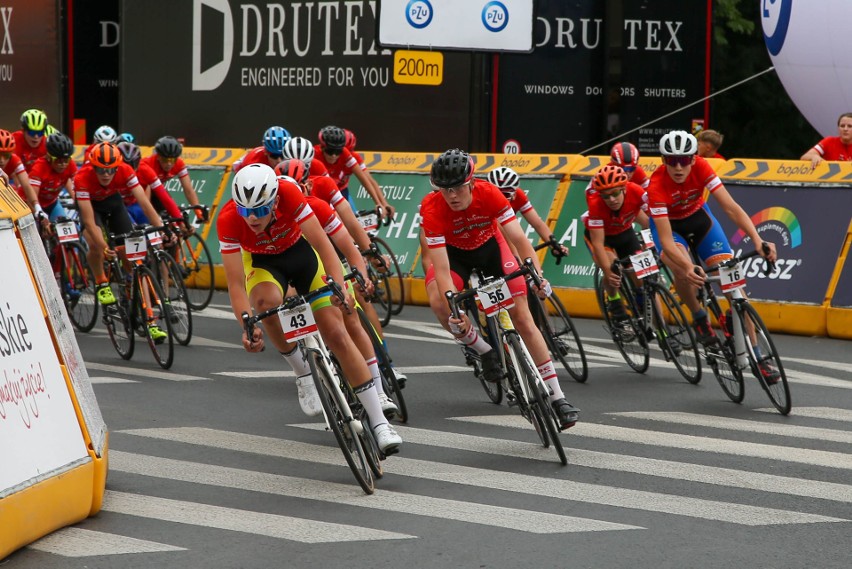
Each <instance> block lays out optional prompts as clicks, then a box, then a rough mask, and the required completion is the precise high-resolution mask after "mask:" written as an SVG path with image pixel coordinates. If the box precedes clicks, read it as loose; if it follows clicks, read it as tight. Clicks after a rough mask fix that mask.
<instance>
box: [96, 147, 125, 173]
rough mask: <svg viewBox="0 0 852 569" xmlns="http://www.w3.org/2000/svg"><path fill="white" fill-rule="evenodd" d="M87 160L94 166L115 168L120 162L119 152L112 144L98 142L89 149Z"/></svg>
mask: <svg viewBox="0 0 852 569" xmlns="http://www.w3.org/2000/svg"><path fill="white" fill-rule="evenodd" d="M89 162H91V163H92V166H95V167H96V168H116V167H117V166H118V165H119V164H121V162H122V158H121V152H119V151H118V148H116V147H115V145H114V144H110V143H109V142H99V143H97V144H95V145H94V146H93V147H92V149H91V150H89Z"/></svg>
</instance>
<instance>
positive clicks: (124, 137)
mask: <svg viewBox="0 0 852 569" xmlns="http://www.w3.org/2000/svg"><path fill="white" fill-rule="evenodd" d="M117 142H129V143H131V144H136V137H135V136H133V135H132V134H130V133H129V132H122V133H121V134H119V135H118V141H117Z"/></svg>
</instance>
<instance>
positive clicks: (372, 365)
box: [367, 358, 385, 395]
mask: <svg viewBox="0 0 852 569" xmlns="http://www.w3.org/2000/svg"><path fill="white" fill-rule="evenodd" d="M367 369H369V370H370V377H372V378H373V383H375V384H376V391H377V392H378V394H379V395H381V394H382V393H384V392H385V390H384V386H383V385H382V376H381V372H379V362H378V360H376V358H370V359H369V360H367Z"/></svg>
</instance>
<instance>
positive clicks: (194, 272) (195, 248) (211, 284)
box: [175, 233, 216, 310]
mask: <svg viewBox="0 0 852 569" xmlns="http://www.w3.org/2000/svg"><path fill="white" fill-rule="evenodd" d="M175 257H176V260H177V261H178V263H179V265H180V268H181V274H182V275H183V278H184V279H185V281H184V282H185V284H186V289H187V302H188V303H189V307H190V308H192V309H193V310H204V309H205V308H207V305H208V304H210V301H211V300H212V299H213V289H214V288H215V287H216V282H215V275H214V273H213V257H211V256H210V249H209V248H208V247H207V243H205V242H204V239H202V238H201V236H200V235H198V233H191V234H190V235H187V236H186V237H184V238H182V239H181V240H180V249H179V250H178V251H176V253H175Z"/></svg>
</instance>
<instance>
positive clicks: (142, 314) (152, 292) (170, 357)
mask: <svg viewBox="0 0 852 569" xmlns="http://www.w3.org/2000/svg"><path fill="white" fill-rule="evenodd" d="M143 290H144V291H147V293H148V297H147V298H145V295H144V294H143V292H142V291H143ZM165 298H166V296H165V293H163V289H162V288H160V283H159V282H158V281H157V277H155V276H154V273H153V272H151V269H149V268H148V267H146V266H144V265H140V266H138V267H136V279H135V280H134V282H133V306H134V312H135V314H136V316H135V319H136V321H135V324H137V325H138V326H140V333H142V334H144V335H145V339H146V340H147V341H148V347H149V348H151V353H152V354H154V359H155V360H156V361H157V363H158V364H159V365H160V367H161V368H163V369H169V368H170V367H172V363H173V362H174V357H175V334H174V330H173V329H172V323H171V321H170V320H169V317H168V315H167V313H166V308H165V302H164V301H163V299H165ZM149 310H150V314H149V312H148V311H149ZM149 325H156V326H159V327H160V329H161V330H163V331H164V332H165V333H166V337H165V338H164V339H162V340H161V341H160V343H157V341H156V340H154V338H152V337H151V333H150V331H149V330H148V326H149Z"/></svg>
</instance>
